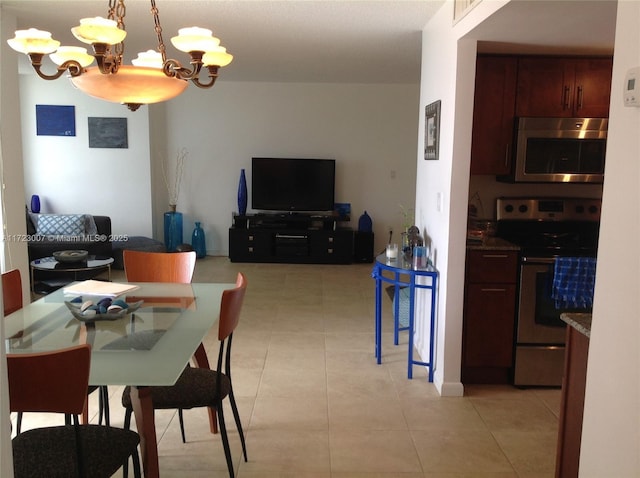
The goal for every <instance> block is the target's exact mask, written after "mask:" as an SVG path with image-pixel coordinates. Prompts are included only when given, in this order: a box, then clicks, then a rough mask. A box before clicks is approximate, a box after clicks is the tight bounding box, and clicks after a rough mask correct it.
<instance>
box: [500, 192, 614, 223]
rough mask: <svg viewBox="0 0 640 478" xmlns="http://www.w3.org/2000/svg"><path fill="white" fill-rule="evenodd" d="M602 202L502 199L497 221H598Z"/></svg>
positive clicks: (552, 198)
mask: <svg viewBox="0 0 640 478" xmlns="http://www.w3.org/2000/svg"><path fill="white" fill-rule="evenodd" d="M601 206H602V200H600V199H595V198H557V197H538V198H527V197H502V198H498V200H497V219H498V221H502V220H521V221H531V220H534V221H536V220H537V221H599V220H600V209H601Z"/></svg>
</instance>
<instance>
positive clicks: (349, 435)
mask: <svg viewBox="0 0 640 478" xmlns="http://www.w3.org/2000/svg"><path fill="white" fill-rule="evenodd" d="M237 271H242V272H244V273H245V274H246V276H247V279H248V284H249V285H248V290H247V295H246V298H245V304H244V309H243V314H242V318H241V323H240V326H239V327H238V330H237V332H236V335H235V336H234V357H233V361H234V363H233V366H234V384H235V387H236V395H237V398H238V405H239V408H240V413H241V417H242V421H243V425H244V430H245V434H246V438H247V449H248V455H249V461H248V463H245V462H244V461H243V460H242V459H241V448H240V442H239V439H238V436H237V432H236V431H235V427H234V425H233V420H232V418H228V420H227V423H229V429H230V434H231V436H230V438H231V441H232V454H233V458H234V461H235V463H236V474H237V476H238V477H239V478H445V477H446V478H462V477H482V478H483V477H496V478H497V477H500V478H507V477H526V478H534V477H536V478H539V477H551V476H553V474H554V463H555V449H556V434H557V416H558V409H559V404H560V392H559V390H534V389H531V390H519V389H515V388H512V387H503V386H472V387H466V389H465V397H461V398H451V397H447V398H442V397H440V396H439V395H438V393H437V392H436V390H435V388H434V386H433V385H431V384H429V383H428V382H427V379H426V372H425V371H424V370H421V369H420V367H416V368H415V370H414V379H413V380H408V379H407V378H406V337H405V338H404V341H401V345H400V346H398V347H394V346H393V345H392V328H391V320H390V312H391V305H390V302H388V301H387V300H388V299H387V298H386V297H385V298H384V300H385V301H387V302H385V305H386V307H385V310H386V319H387V320H385V328H384V334H385V335H384V338H383V345H384V347H383V351H384V356H383V364H382V365H377V364H376V363H375V361H374V357H373V294H374V287H373V286H374V283H373V280H372V279H371V274H370V273H371V264H356V265H349V266H333V265H296V264H232V263H230V262H229V260H228V259H227V258H223V257H207V258H205V259H202V260H199V261H198V263H197V265H196V272H195V276H194V282H205V281H216V282H233V281H234V280H235V275H236V273H237ZM122 278H123V274H122V272H121V271H114V274H113V279H114V280H119V279H122ZM403 345H404V346H403ZM206 346H207V349H208V351H209V353H210V356H211V355H212V356H215V355H216V354H217V341H216V338H215V335H213V334H211V335H210V337H208V338H207V341H206ZM110 391H111V393H112V399H111V407H110V409H111V416H112V418H111V420H112V425H115V426H118V425H121V424H122V417H123V414H122V407H121V406H120V395H121V392H122V390H121V389H116V388H115V387H111V388H110ZM93 395H95V394H93ZM91 400H92V401H91V403H90V410H91V411H92V412H93V413H95V412H96V411H97V404H96V397H92V399H91ZM225 415H226V417H231V414H230V413H227V414H225ZM206 417H207V415H206V411H204V410H191V411H187V412H185V420H186V431H187V443H186V444H182V442H181V440H180V432H179V426H178V420H177V415H176V414H175V412H172V411H158V412H156V423H157V429H158V440H159V444H158V448H159V454H160V470H161V475H162V477H166V478H174V477H191V478H198V477H214V478H217V477H226V476H228V474H227V471H226V465H225V460H224V454H223V450H222V445H221V442H220V438H219V437H218V436H215V435H211V434H210V433H209V432H208V421H207V418H206ZM94 419H95V417H94ZM50 421H51V418H50V417H47V416H43V415H42V414H28V415H26V416H25V423H24V428H25V429H26V428H29V427H31V426H41V425H43V424H44V423H47V422H50Z"/></svg>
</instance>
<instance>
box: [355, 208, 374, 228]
mask: <svg viewBox="0 0 640 478" xmlns="http://www.w3.org/2000/svg"><path fill="white" fill-rule="evenodd" d="M358 231H359V232H372V231H373V223H372V221H371V216H369V214H367V211H365V212H364V214H363V215H362V216H360V219H358Z"/></svg>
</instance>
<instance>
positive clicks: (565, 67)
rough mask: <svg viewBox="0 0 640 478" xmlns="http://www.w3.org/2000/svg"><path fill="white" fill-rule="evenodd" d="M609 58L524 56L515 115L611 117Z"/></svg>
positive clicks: (520, 66)
mask: <svg viewBox="0 0 640 478" xmlns="http://www.w3.org/2000/svg"><path fill="white" fill-rule="evenodd" d="M612 66H613V60H612V59H610V58H560V57H553V58H549V57H523V58H520V60H519V64H518V88H517V93H516V116H541V117H569V118H570V117H587V118H588V117H608V116H609V97H610V93H611V71H612Z"/></svg>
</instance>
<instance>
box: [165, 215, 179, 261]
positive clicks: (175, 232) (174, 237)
mask: <svg viewBox="0 0 640 478" xmlns="http://www.w3.org/2000/svg"><path fill="white" fill-rule="evenodd" d="M180 244H182V213H181V212H176V211H167V212H165V213H164V245H165V247H166V248H167V252H175V250H176V249H177V247H178V246H179V245H180Z"/></svg>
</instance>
